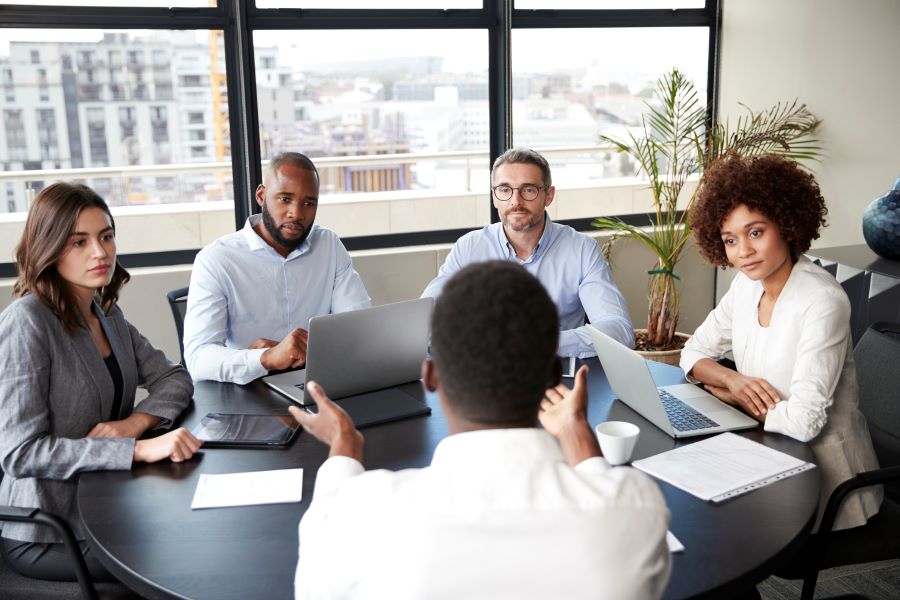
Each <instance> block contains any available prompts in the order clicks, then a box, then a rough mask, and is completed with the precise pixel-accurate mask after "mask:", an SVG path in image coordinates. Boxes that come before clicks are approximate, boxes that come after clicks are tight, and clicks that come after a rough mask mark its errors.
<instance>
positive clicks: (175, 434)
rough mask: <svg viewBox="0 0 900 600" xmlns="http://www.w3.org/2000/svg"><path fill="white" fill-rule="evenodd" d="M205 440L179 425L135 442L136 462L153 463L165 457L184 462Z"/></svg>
mask: <svg viewBox="0 0 900 600" xmlns="http://www.w3.org/2000/svg"><path fill="white" fill-rule="evenodd" d="M201 445H203V442H201V441H200V440H198V439H197V438H195V437H194V436H193V434H191V432H190V431H188V430H187V429H185V428H184V427H179V428H178V429H176V430H174V431H170V432H169V433H166V434H165V435H161V436H159V437H155V438H153V439H149V440H138V441H137V442H135V444H134V460H135V462H147V463H153V462H157V461H160V460H163V459H165V458H169V459H171V460H172V462H182V461H185V460H187V459H189V458H190V457H192V456H193V455H194V454H195V453H196V452H197V450H199V449H200V446H201Z"/></svg>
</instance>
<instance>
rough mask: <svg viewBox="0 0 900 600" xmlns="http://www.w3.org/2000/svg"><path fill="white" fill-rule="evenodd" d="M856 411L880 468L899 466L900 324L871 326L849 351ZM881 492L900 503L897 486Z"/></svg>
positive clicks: (881, 323) (899, 488)
mask: <svg viewBox="0 0 900 600" xmlns="http://www.w3.org/2000/svg"><path fill="white" fill-rule="evenodd" d="M853 360H854V362H855V363H856V375H857V379H858V380H859V407H860V410H862V412H863V414H865V415H866V419H867V420H868V421H869V432H870V433H871V434H872V444H873V445H874V446H875V453H876V454H877V455H878V462H879V463H880V464H881V466H882V467H891V466H897V465H900V323H887V322H880V323H874V324H873V325H871V326H870V327H869V329H867V330H866V332H865V333H864V334H863V336H862V338H860V340H859V343H857V344H856V348H855V349H854V350H853ZM885 492H886V493H887V494H888V496H889V497H891V499H892V500H894V501H895V502H900V486H897V485H894V486H886V487H885Z"/></svg>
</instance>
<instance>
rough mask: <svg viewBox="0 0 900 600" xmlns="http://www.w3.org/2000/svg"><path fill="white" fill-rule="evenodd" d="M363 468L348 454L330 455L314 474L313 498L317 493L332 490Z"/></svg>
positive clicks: (359, 472) (363, 469)
mask: <svg viewBox="0 0 900 600" xmlns="http://www.w3.org/2000/svg"><path fill="white" fill-rule="evenodd" d="M364 471H365V468H364V467H363V466H362V463H361V462H359V461H358V460H356V459H355V458H350V457H349V456H332V457H331V458H329V459H328V460H326V461H325V462H324V463H322V466H321V467H319V472H318V473H317V474H316V487H315V490H314V491H313V498H315V497H316V496H318V495H319V494H327V493H329V492H331V491H334V490H335V489H336V488H337V487H338V486H340V484H341V483H342V482H343V481H344V480H346V479H350V478H351V477H356V476H357V475H359V474H361V473H363V472H364Z"/></svg>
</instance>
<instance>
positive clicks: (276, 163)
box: [184, 152, 371, 383]
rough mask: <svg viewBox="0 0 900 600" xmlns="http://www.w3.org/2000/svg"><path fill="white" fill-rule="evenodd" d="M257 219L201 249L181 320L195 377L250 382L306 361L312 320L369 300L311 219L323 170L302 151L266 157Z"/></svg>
mask: <svg viewBox="0 0 900 600" xmlns="http://www.w3.org/2000/svg"><path fill="white" fill-rule="evenodd" d="M256 202H257V203H258V204H259V205H260V206H261V207H262V214H261V215H253V216H251V217H250V218H249V219H247V223H246V224H245V225H244V228H243V229H241V230H240V231H237V232H235V233H232V234H229V235H226V236H223V237H221V238H219V239H218V240H216V241H215V242H213V243H212V244H210V245H209V246H207V247H206V248H204V249H203V250H201V251H200V253H199V254H197V258H196V260H195V261H194V268H193V271H192V273H191V284H190V291H189V292H188V300H187V314H186V315H185V319H184V354H185V362H186V363H187V364H186V365H185V366H186V367H187V369H188V371H190V373H191V376H192V377H193V378H194V379H197V380H200V379H212V380H215V381H231V382H234V383H249V382H250V381H253V380H254V379H257V378H259V377H262V376H263V375H265V374H266V373H268V371H270V370H273V369H276V370H281V369H288V368H294V367H299V366H301V365H302V364H303V363H304V362H305V361H306V341H307V336H308V334H307V328H308V323H309V320H310V319H311V318H312V317H315V316H317V315H322V314H330V313H337V312H343V311H348V310H356V309H359V308H365V307H367V306H371V300H370V299H369V295H368V293H366V288H365V286H364V285H363V283H362V279H360V277H359V274H357V272H356V271H355V270H354V269H353V264H352V262H351V260H350V255H349V254H348V253H347V250H346V249H345V248H344V245H343V244H342V243H341V240H340V238H339V237H338V236H337V234H336V233H334V232H333V231H330V230H328V229H324V228H322V227H319V226H318V225H315V224H314V221H315V219H316V209H317V208H318V205H319V172H318V171H317V170H316V166H315V165H314V164H313V163H312V161H311V160H310V159H309V158H307V157H306V156H304V155H303V154H300V153H297V152H283V153H281V154H278V155H276V156H275V157H274V158H272V160H271V161H269V164H268V166H267V167H266V169H265V170H264V173H263V183H262V184H261V185H260V186H259V187H258V188H257V189H256Z"/></svg>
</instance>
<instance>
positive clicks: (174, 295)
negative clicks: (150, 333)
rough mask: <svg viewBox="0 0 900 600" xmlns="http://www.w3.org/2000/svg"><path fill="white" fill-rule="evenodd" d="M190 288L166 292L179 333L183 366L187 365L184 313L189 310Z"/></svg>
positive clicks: (176, 329) (179, 348)
mask: <svg viewBox="0 0 900 600" xmlns="http://www.w3.org/2000/svg"><path fill="white" fill-rule="evenodd" d="M187 296H188V288H186V287H183V288H178V289H177V290H172V291H171V292H169V293H167V294H166V298H167V299H168V300H169V308H171V309H172V318H174V319H175V331H176V332H177V333H178V350H180V351H181V366H182V367H186V366H187V364H186V363H185V361H184V315H185V313H186V312H187Z"/></svg>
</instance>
